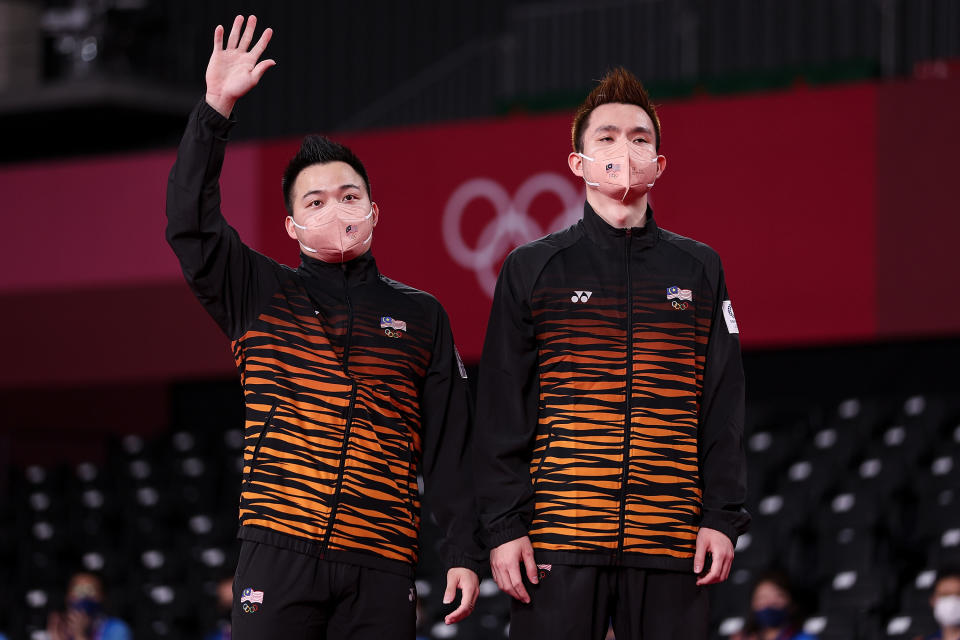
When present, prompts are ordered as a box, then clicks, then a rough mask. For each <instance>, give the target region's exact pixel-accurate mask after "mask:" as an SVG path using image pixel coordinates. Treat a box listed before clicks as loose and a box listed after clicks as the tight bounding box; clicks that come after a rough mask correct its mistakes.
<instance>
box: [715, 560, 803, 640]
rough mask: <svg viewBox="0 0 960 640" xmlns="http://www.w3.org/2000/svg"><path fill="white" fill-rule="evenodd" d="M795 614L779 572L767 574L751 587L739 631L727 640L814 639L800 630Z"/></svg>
mask: <svg viewBox="0 0 960 640" xmlns="http://www.w3.org/2000/svg"><path fill="white" fill-rule="evenodd" d="M797 612H798V609H797V605H796V601H795V598H794V593H793V590H792V589H791V587H790V582H789V580H787V577H786V576H785V575H784V574H783V573H780V572H779V571H770V572H768V573H766V574H764V575H762V576H761V577H760V579H759V580H757V584H756V585H754V587H753V594H752V596H751V598H750V617H749V619H748V620H747V624H746V625H745V627H744V630H743V632H742V633H739V634H735V635H733V636H731V639H730V640H817V639H816V636H813V635H811V634H809V633H804V632H803V631H801V630H800V624H799V621H798V615H797Z"/></svg>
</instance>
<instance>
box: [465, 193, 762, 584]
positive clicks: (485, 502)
mask: <svg viewBox="0 0 960 640" xmlns="http://www.w3.org/2000/svg"><path fill="white" fill-rule="evenodd" d="M743 420H744V378H743V368H742V364H741V357H740V342H739V329H738V327H737V325H736V319H735V317H734V316H733V308H732V304H731V303H730V301H729V297H728V295H727V290H726V285H725V282H724V275H723V268H722V266H721V264H720V259H719V257H718V256H717V254H716V253H715V252H714V251H713V250H712V249H710V248H709V247H707V246H706V245H704V244H701V243H698V242H695V241H693V240H690V239H688V238H684V237H682V236H679V235H677V234H674V233H671V232H669V231H666V230H664V229H660V228H659V227H658V226H657V223H656V221H655V220H654V217H653V210H652V209H649V208H648V210H647V222H646V225H645V226H644V227H642V228H634V229H616V228H613V227H611V226H610V225H608V224H607V223H606V222H605V221H604V220H603V219H602V218H600V216H598V215H597V214H596V213H595V212H594V211H593V209H592V208H591V207H590V205H589V204H586V205H585V207H584V216H583V219H582V220H580V221H579V222H578V223H577V224H575V225H573V226H572V227H570V228H568V229H566V230H564V231H560V232H557V233H554V234H551V235H548V236H546V237H544V238H542V239H540V240H537V241H535V242H532V243H530V244H527V245H524V246H522V247H519V248H518V249H516V250H515V251H513V252H512V253H511V254H510V255H509V256H508V257H507V259H506V261H505V263H504V265H503V268H502V269H501V272H500V276H499V279H498V282H497V288H496V292H495V295H494V302H493V308H492V310H491V313H490V321H489V324H488V326H487V335H486V341H485V344H484V350H483V358H482V360H481V365H480V380H479V391H478V417H477V440H478V449H477V451H478V454H477V456H476V459H475V465H476V472H477V481H478V500H479V503H480V509H481V521H482V523H483V528H484V531H485V536H486V542H487V544H488V546H490V547H491V548H492V547H494V546H497V545H500V544H503V543H504V542H508V541H510V540H514V539H516V538H519V537H522V536H524V535H529V537H530V539H531V542H532V543H533V547H534V551H535V552H536V558H537V562H547V563H559V564H581V565H583V564H592V565H618V566H632V567H639V568H656V569H665V570H677V571H681V570H682V571H692V568H693V557H694V552H695V543H696V537H697V532H698V530H699V528H700V527H709V528H712V529H716V530H719V531H721V532H723V533H725V534H726V535H727V536H729V537H730V538H731V540H732V541H733V542H734V544H735V543H736V539H737V536H738V535H739V534H741V533H743V532H745V531H746V529H747V527H748V525H749V521H750V517H749V515H748V514H747V513H746V511H745V510H744V509H743V503H744V500H745V499H746V471H745V459H744V452H743V444H742V433H743Z"/></svg>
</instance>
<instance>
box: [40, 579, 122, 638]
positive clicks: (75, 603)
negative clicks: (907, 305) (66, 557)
mask: <svg viewBox="0 0 960 640" xmlns="http://www.w3.org/2000/svg"><path fill="white" fill-rule="evenodd" d="M66 600H67V608H66V611H63V612H60V611H54V612H53V613H51V614H50V618H49V620H48V621H47V633H48V634H49V635H50V638H51V640H130V639H131V638H132V634H131V633H130V628H129V627H128V626H127V625H126V623H124V622H123V621H122V620H120V619H118V618H111V617H109V616H108V615H107V614H106V613H104V610H103V584H102V583H101V582H100V578H98V577H97V576H95V575H93V574H92V573H77V574H74V576H73V577H72V578H70V582H69V584H68V585H67V598H66Z"/></svg>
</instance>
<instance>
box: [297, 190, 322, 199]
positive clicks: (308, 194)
mask: <svg viewBox="0 0 960 640" xmlns="http://www.w3.org/2000/svg"><path fill="white" fill-rule="evenodd" d="M325 193H326V191H324V190H323V189H314V190H313V191H307V192H306V193H305V194H303V195H302V196H300V199H301V200H303V199H304V198H309V197H310V196H314V195H321V196H322V195H323V194H325Z"/></svg>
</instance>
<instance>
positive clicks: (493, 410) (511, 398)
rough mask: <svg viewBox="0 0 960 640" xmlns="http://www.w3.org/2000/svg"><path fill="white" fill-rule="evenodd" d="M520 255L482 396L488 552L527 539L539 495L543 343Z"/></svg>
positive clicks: (493, 331)
mask: <svg viewBox="0 0 960 640" xmlns="http://www.w3.org/2000/svg"><path fill="white" fill-rule="evenodd" d="M522 274H523V272H522V271H521V268H520V264H519V260H518V258H517V253H516V252H514V253H512V254H510V255H509V256H508V257H507V260H506V261H505V262H504V265H503V268H502V269H501V270H500V277H499V278H498V279H497V287H496V291H495V293H494V296H493V307H492V309H491V311H490V320H489V322H488V324H487V336H486V339H485V341H484V345H483V356H482V359H481V362H480V380H479V388H478V392H477V404H478V408H477V447H476V454H475V466H476V477H477V497H478V500H479V506H480V520H481V524H482V525H483V534H484V540H485V542H486V544H487V546H488V547H489V548H491V549H492V548H493V547H496V546H499V545H501V544H503V543H505V542H509V541H511V540H515V539H517V538H520V537H523V536H525V535H527V532H528V530H529V528H530V522H531V520H532V518H533V507H534V499H533V498H534V493H533V485H532V483H531V477H530V459H531V455H532V450H533V443H534V438H535V436H536V431H537V406H538V394H539V377H538V375H537V344H536V339H535V336H534V325H533V317H532V313H531V308H530V301H529V294H528V293H527V291H528V289H527V288H526V287H525V286H524V284H523V282H522V280H523V278H522Z"/></svg>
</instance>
